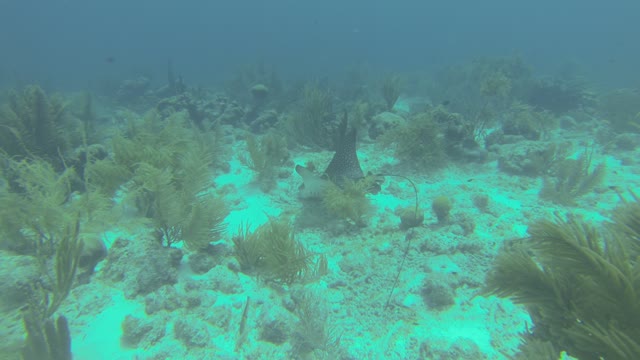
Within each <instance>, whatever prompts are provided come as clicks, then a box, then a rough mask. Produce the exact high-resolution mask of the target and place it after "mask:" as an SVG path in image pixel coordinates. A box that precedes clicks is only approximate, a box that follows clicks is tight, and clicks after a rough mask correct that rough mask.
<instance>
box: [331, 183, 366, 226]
mask: <svg viewBox="0 0 640 360" xmlns="http://www.w3.org/2000/svg"><path fill="white" fill-rule="evenodd" d="M374 180H375V179H374V177H372V176H367V177H364V178H362V179H360V180H358V181H351V180H348V179H347V180H344V181H343V183H342V187H340V186H338V185H336V184H334V183H332V182H330V183H329V186H327V188H326V189H325V192H324V194H323V196H322V204H323V205H324V207H325V208H326V209H327V211H328V212H329V214H331V215H332V216H334V217H336V218H338V219H344V220H347V221H349V222H352V223H354V224H356V225H358V226H364V225H365V224H366V222H365V215H366V214H367V212H368V211H369V210H371V202H370V201H369V199H368V198H367V192H368V190H369V189H370V188H371V186H372V185H373V182H374Z"/></svg>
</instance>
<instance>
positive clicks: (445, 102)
mask: <svg viewBox="0 0 640 360" xmlns="http://www.w3.org/2000/svg"><path fill="white" fill-rule="evenodd" d="M441 104H442V106H447V105H449V104H451V101H449V100H444V101H443V102H441Z"/></svg>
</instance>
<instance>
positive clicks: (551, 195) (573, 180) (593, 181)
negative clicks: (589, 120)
mask: <svg viewBox="0 0 640 360" xmlns="http://www.w3.org/2000/svg"><path fill="white" fill-rule="evenodd" d="M592 157H593V152H592V151H590V150H588V149H587V150H585V151H584V152H583V153H582V154H580V156H579V157H578V158H577V159H571V158H566V159H564V160H560V161H558V162H557V163H556V164H554V169H553V172H554V175H555V179H554V180H551V179H550V178H545V180H544V185H543V187H542V190H541V191H540V197H541V198H544V199H548V200H551V201H553V202H555V203H558V204H562V205H574V204H575V202H576V200H577V199H578V198H579V197H581V196H584V195H586V194H588V193H589V192H591V191H592V190H593V189H594V188H595V187H597V186H599V185H600V184H602V181H603V180H604V177H605V174H606V166H605V163H604V162H602V163H599V164H598V165H596V166H595V167H593V169H592Z"/></svg>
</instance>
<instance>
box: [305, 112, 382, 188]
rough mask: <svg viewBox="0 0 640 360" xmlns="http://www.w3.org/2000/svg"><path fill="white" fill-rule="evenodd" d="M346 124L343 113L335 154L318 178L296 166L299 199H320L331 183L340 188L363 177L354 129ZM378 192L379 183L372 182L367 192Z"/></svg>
mask: <svg viewBox="0 0 640 360" xmlns="http://www.w3.org/2000/svg"><path fill="white" fill-rule="evenodd" d="M347 123H348V121H347V112H346V111H345V112H344V116H343V117H342V121H341V122H340V127H339V128H338V137H337V139H336V143H335V153H334V154H333V158H332V159H331V162H330V163H329V165H328V166H327V169H326V170H325V171H324V172H323V173H322V175H320V176H318V175H317V174H315V173H314V172H313V171H311V170H310V169H307V168H306V167H304V166H301V165H296V172H297V173H298V175H300V176H301V177H302V182H303V184H302V185H301V186H300V188H299V189H300V198H302V199H314V198H321V197H322V195H323V194H324V192H325V190H326V189H327V188H328V187H329V186H330V185H331V183H333V184H336V185H338V186H340V187H342V186H343V185H344V183H345V182H346V181H353V182H356V181H358V180H361V179H363V178H364V177H365V176H364V172H362V168H361V167H360V161H359V160H358V154H357V152H356V129H353V128H352V129H349V128H348V125H347ZM379 190H380V182H379V181H374V184H373V186H372V188H371V189H370V190H369V192H372V193H377V192H378V191H379Z"/></svg>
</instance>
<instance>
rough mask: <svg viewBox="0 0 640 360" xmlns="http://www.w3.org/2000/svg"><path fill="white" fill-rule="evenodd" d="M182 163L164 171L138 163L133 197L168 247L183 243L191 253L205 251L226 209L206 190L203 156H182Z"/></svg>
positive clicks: (215, 236) (220, 227) (220, 228)
mask: <svg viewBox="0 0 640 360" xmlns="http://www.w3.org/2000/svg"><path fill="white" fill-rule="evenodd" d="M181 164H182V166H181V167H179V168H163V169H159V168H156V167H154V166H152V165H149V164H145V163H142V164H140V165H139V166H138V168H137V169H136V173H135V176H134V179H133V181H134V183H135V185H134V188H133V189H132V196H133V198H134V199H135V201H136V204H137V206H138V208H139V209H140V210H141V212H142V214H144V215H145V216H146V217H148V218H149V219H151V220H152V222H153V224H154V227H155V228H156V229H157V230H158V231H159V232H160V233H161V234H162V239H163V241H164V243H165V245H166V246H167V247H169V246H171V245H172V244H173V243H175V242H178V241H180V240H182V241H184V243H185V245H186V246H187V247H188V248H190V249H192V250H196V251H197V250H204V249H205V248H206V247H208V246H209V243H210V242H213V241H216V240H218V239H219V238H220V236H221V234H222V232H223V230H224V227H223V225H222V221H223V220H224V218H225V217H226V215H227V209H226V207H225V205H224V202H223V201H222V200H221V199H220V198H218V197H216V196H215V195H213V194H211V193H207V192H206V191H205V190H206V186H207V177H206V175H205V173H208V166H207V162H206V156H205V155H204V154H202V153H195V152H191V153H185V154H183V161H182V162H181Z"/></svg>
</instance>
